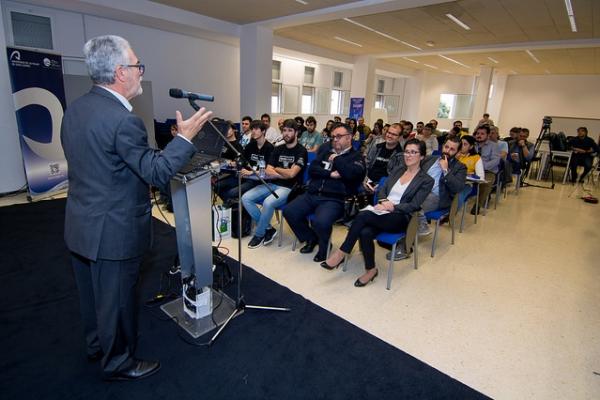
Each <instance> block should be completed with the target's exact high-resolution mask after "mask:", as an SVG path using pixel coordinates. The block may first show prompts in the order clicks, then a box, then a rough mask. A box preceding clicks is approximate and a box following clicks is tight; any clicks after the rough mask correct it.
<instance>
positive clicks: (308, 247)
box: [300, 240, 319, 254]
mask: <svg viewBox="0 0 600 400" xmlns="http://www.w3.org/2000/svg"><path fill="white" fill-rule="evenodd" d="M317 244H319V243H318V242H317V241H312V240H309V241H308V242H306V244H305V245H304V246H302V248H301V249H300V253H302V254H310V253H312V252H313V250H314V249H315V247H317Z"/></svg>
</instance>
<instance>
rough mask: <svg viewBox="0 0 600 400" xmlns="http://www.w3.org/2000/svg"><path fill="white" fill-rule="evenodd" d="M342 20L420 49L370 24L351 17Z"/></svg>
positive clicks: (418, 48)
mask: <svg viewBox="0 0 600 400" xmlns="http://www.w3.org/2000/svg"><path fill="white" fill-rule="evenodd" d="M344 21H346V22H349V23H351V24H353V25H356V26H358V27H361V28H363V29H366V30H368V31H369V32H373V33H375V34H377V35H380V36H383V37H384V38H387V39H390V40H393V41H394V42H397V43H402V44H403V45H405V46H408V47H411V48H413V49H415V50H422V49H421V48H420V47H417V46H415V45H413V44H411V43H408V42H405V41H404V40H400V39H398V38H396V37H394V36H392V35H388V34H387V33H385V32H381V31H378V30H377V29H374V28H371V27H370V26H367V25H365V24H361V23H360V22H356V21H354V20H352V19H350V18H344Z"/></svg>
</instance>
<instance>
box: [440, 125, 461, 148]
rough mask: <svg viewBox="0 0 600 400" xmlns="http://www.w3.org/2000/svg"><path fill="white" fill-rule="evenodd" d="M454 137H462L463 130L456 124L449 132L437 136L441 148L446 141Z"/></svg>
mask: <svg viewBox="0 0 600 400" xmlns="http://www.w3.org/2000/svg"><path fill="white" fill-rule="evenodd" d="M452 137H458V138H459V137H461V130H460V128H459V127H457V126H454V127H452V129H450V130H449V131H448V132H446V133H444V134H442V135H440V136H438V137H437V140H438V144H439V146H440V148H441V147H442V146H443V145H444V143H446V141H447V140H448V139H449V138H452Z"/></svg>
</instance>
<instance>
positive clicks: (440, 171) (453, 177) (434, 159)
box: [388, 136, 467, 260]
mask: <svg viewBox="0 0 600 400" xmlns="http://www.w3.org/2000/svg"><path fill="white" fill-rule="evenodd" d="M459 147H460V138H458V137H457V136H454V137H451V138H448V140H446V142H445V143H444V145H443V146H442V154H441V155H440V156H429V157H426V158H425V159H424V160H423V161H422V162H421V169H422V170H423V171H427V174H428V175H429V176H430V177H432V178H433V180H434V184H433V188H432V189H431V192H430V193H429V195H428V196H427V198H426V199H425V201H424V202H423V204H422V205H421V211H420V212H419V231H418V234H419V235H420V236H423V235H428V234H430V233H431V231H430V229H429V225H428V224H427V219H426V218H425V213H427V212H430V211H434V210H439V209H446V208H450V205H451V204H452V199H453V198H454V196H456V195H457V194H458V193H460V192H461V191H462V190H463V189H464V187H465V184H466V179H467V168H466V167H465V165H464V164H463V163H461V162H460V161H458V160H457V159H456V154H457V153H458V148H459ZM403 250H404V246H398V250H397V251H396V254H395V257H394V259H396V260H400V259H403V258H406V252H404V251H403ZM388 256H389V254H388ZM388 259H389V257H388Z"/></svg>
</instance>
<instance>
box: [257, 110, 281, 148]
mask: <svg viewBox="0 0 600 400" xmlns="http://www.w3.org/2000/svg"><path fill="white" fill-rule="evenodd" d="M260 120H261V121H262V123H263V124H265V125H267V133H266V135H265V137H266V138H267V140H268V141H269V142H270V143H271V144H272V145H273V146H277V145H280V144H282V143H283V141H282V136H281V133H280V132H278V131H277V129H275V128H273V127H272V126H271V116H270V115H269V114H267V113H264V114H263V115H261V116H260Z"/></svg>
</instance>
